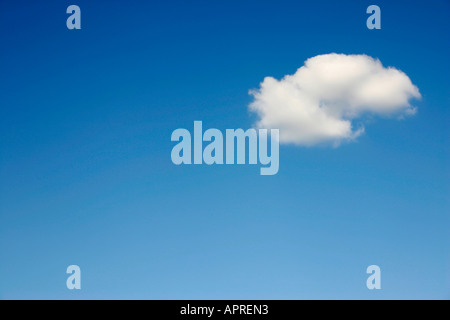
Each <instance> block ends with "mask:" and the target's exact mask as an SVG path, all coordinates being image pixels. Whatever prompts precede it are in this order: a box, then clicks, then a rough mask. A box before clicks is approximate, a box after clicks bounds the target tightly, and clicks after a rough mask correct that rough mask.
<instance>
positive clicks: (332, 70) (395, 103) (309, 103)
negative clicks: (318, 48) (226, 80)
mask: <svg viewBox="0 0 450 320" xmlns="http://www.w3.org/2000/svg"><path fill="white" fill-rule="evenodd" d="M250 94H251V95H253V97H254V101H253V102H252V103H251V104H250V106H249V108H250V110H251V111H252V112H255V113H256V114H257V115H258V118H259V119H258V121H257V123H256V127H259V128H269V129H280V142H281V143H294V144H298V145H306V146H310V145H315V144H319V143H333V144H339V143H340V142H342V141H345V140H352V139H354V138H356V137H357V136H359V135H360V134H362V133H363V132H364V127H363V126H362V124H359V125H357V127H358V128H354V127H355V124H354V123H352V122H355V120H356V119H358V118H360V117H361V116H363V115H365V114H376V115H393V114H395V115H400V116H403V115H411V114H414V113H415V111H416V109H415V108H414V107H413V106H411V105H410V104H409V100H410V99H412V98H420V93H419V90H418V88H417V87H416V86H414V85H413V84H412V82H411V80H410V79H409V77H408V76H407V75H406V74H405V73H403V72H401V71H400V70H397V69H395V68H392V67H389V68H385V67H383V65H382V64H381V62H380V61H379V60H376V59H373V58H371V57H369V56H366V55H345V54H336V53H331V54H325V55H319V56H316V57H313V58H310V59H308V60H307V61H306V62H305V65H304V66H303V67H301V68H300V69H298V70H297V72H296V73H295V74H293V75H287V76H285V77H284V78H283V79H281V80H276V79H274V78H272V77H266V78H264V81H263V82H262V83H261V87H260V88H259V89H258V90H251V91H250Z"/></svg>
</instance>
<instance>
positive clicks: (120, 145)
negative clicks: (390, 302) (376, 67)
mask: <svg viewBox="0 0 450 320" xmlns="http://www.w3.org/2000/svg"><path fill="white" fill-rule="evenodd" d="M71 4H76V5H79V6H80V8H81V15H82V18H81V26H82V29H81V30H68V29H67V28H66V19H67V17H68V14H66V8H67V7H68V6H69V5H71ZM371 4H377V5H379V6H380V7H381V12H382V13H381V15H382V22H381V23H382V29H381V30H368V29H367V27H366V19H367V17H368V15H367V14H366V8H367V7H368V6H369V5H371ZM449 13H450V4H449V2H448V1H444V0H436V1H378V0H377V1H370V2H369V1H265V0H258V1H251V0H248V1H246V0H244V1H243V0H240V1H152V2H149V1H79V0H77V1H70V2H69V1H56V0H55V1H20V0H19V1H12V0H8V1H1V2H0V98H1V100H0V101H1V102H0V103H1V104H0V135H1V139H0V298H3V299H48V298H52V299H53V298H57V299H78V298H83V299H104V298H112V299H310V298H313V299H317V298H318V299H327V298H331V299H336V298H344V299H347V298H353V299H418V298H425V299H434V298H435V299H448V298H450V273H449V269H450V257H449V252H450V250H449V249H450V242H449V231H450V221H449V195H450V188H449V178H450V174H449V173H450V172H449V165H448V163H449V154H450V153H449V142H450V141H449V136H450V135H449V129H448V125H449V122H448V119H449V104H450V100H449V96H448V92H449V88H450V83H449V73H450V68H449V62H448V58H449V56H450V43H449V39H450V38H449V35H450V32H449V31H450V23H449V20H448V15H449ZM331 52H337V53H345V54H367V55H369V56H372V57H375V58H379V59H380V60H381V62H382V63H383V64H384V65H385V66H395V67H396V68H398V69H400V70H402V71H404V72H405V73H406V74H407V75H408V76H409V77H410V78H411V80H412V82H413V83H414V84H415V85H417V86H418V88H419V90H420V92H421V94H422V100H420V101H414V104H415V105H416V106H417V107H418V113H417V114H416V115H415V116H412V117H408V118H406V119H404V120H397V119H395V118H393V119H383V118H380V117H374V118H373V119H371V120H370V123H368V124H367V126H366V132H365V134H364V135H362V136H360V137H359V138H358V139H357V141H356V142H353V143H346V144H343V145H341V146H340V147H339V148H331V147H296V146H289V145H288V146H286V145H282V146H281V147H280V171H279V173H278V174H277V175H274V176H261V175H259V165H245V166H238V165H234V166H233V165H223V166H206V165H202V166H194V165H191V166H175V165H174V164H173V163H172V162H171V159H170V152H171V149H172V147H173V145H174V143H172V142H171V141H170V135H171V133H172V131H173V130H175V129H177V128H187V129H189V130H191V131H192V128H193V122H194V120H202V121H203V127H204V128H205V129H206V128H219V129H221V130H225V129H226V128H244V129H246V128H249V127H251V126H252V124H253V123H254V120H255V119H254V116H252V115H250V114H249V112H248V109H247V106H248V104H249V103H250V102H251V101H252V98H251V96H249V94H248V90H249V89H253V88H257V87H258V86H259V83H260V82H261V81H262V80H263V79H264V77H266V76H273V77H275V78H277V79H280V78H281V77H283V76H284V75H286V74H292V73H294V72H295V71H296V70H297V68H299V67H301V66H302V65H303V62H304V61H305V60H306V59H308V58H310V57H313V56H316V55H318V54H325V53H331ZM71 264H76V265H79V266H80V268H81V273H82V280H81V282H82V284H81V285H82V289H81V290H73V291H71V290H68V289H67V288H66V278H67V276H68V275H67V274H66V273H65V271H66V268H67V266H69V265H71ZM372 264H376V265H379V266H380V268H381V272H382V278H381V285H382V289H381V290H374V291H370V290H368V289H367V288H366V279H367V277H368V275H367V274H366V268H367V266H369V265H372Z"/></svg>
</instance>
